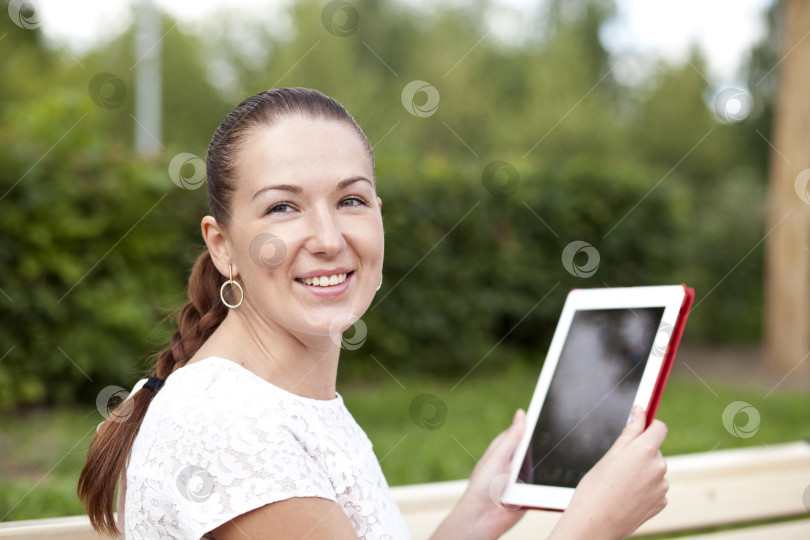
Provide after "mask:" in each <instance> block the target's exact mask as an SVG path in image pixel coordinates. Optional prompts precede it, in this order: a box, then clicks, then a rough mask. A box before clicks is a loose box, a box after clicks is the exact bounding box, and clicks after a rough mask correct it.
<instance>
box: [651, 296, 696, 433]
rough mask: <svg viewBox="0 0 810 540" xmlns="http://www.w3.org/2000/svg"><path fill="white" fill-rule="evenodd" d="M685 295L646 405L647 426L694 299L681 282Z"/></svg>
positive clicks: (653, 414) (656, 405) (658, 401)
mask: <svg viewBox="0 0 810 540" xmlns="http://www.w3.org/2000/svg"><path fill="white" fill-rule="evenodd" d="M681 286H683V289H684V291H685V292H686V295H685V296H684V297H683V304H681V310H680V312H678V319H677V320H676V321H675V326H674V327H673V329H672V336H671V338H670V340H669V346H668V347H667V352H666V353H665V355H664V363H663V365H662V366H661V371H659V372H658V380H656V381H655V389H654V390H653V394H652V396H650V403H649V404H648V405H647V425H648V426H649V425H650V424H651V423H652V421H653V419H654V418H655V412H656V411H657V410H658V404H659V403H660V401H661V396H662V395H663V393H664V386H665V385H666V383H667V377H669V372H670V370H671V369H672V363H673V362H674V361H675V353H677V352H678V345H680V343H681V336H682V335H683V329H684V327H685V326H686V319H687V318H688V317H689V308H691V307H692V301H693V300H694V299H695V289H692V288H691V287H687V286H686V284H684V283H681Z"/></svg>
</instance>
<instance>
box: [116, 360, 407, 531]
mask: <svg viewBox="0 0 810 540" xmlns="http://www.w3.org/2000/svg"><path fill="white" fill-rule="evenodd" d="M291 497H322V498H324V499H329V500H332V501H335V502H336V503H337V504H338V505H339V506H340V507H341V508H342V509H343V511H344V513H345V514H346V516H347V517H348V519H349V521H350V522H351V524H352V526H353V527H354V530H355V531H356V532H357V535H358V537H359V538H361V539H368V540H372V539H400V538H410V534H409V533H408V530H407V527H406V526H405V522H404V519H403V518H402V515H401V514H400V512H399V510H398V508H397V507H396V504H395V503H394V501H393V498H392V497H391V494H390V491H389V489H388V484H387V483H386V481H385V478H384V476H383V474H382V470H381V469H380V466H379V463H378V461H377V459H376V457H375V456H374V452H373V451H372V447H371V442H370V441H369V440H368V437H366V435H365V433H364V432H363V430H362V429H361V428H360V427H359V426H358V425H357V423H356V422H355V421H354V419H353V418H352V416H351V414H350V413H349V411H348V410H347V409H346V407H345V405H344V403H343V400H342V398H341V397H340V396H339V395H338V396H337V397H336V398H335V399H332V400H328V401H321V400H315V399H308V398H303V397H300V396H297V395H294V394H291V393H289V392H286V391H285V390H282V389H280V388H277V387H275V386H273V385H271V384H270V383H268V382H267V381H265V380H264V379H262V378H260V377H258V376H257V375H255V374H253V373H252V372H251V371H249V370H247V369H245V368H243V367H241V366H239V365H238V364H236V363H234V362H232V361H230V360H226V359H222V358H216V357H211V358H207V359H205V360H203V361H200V362H197V363H194V364H191V365H189V366H185V367H183V368H181V369H179V370H177V371H176V372H174V373H172V374H171V375H170V376H169V377H168V378H167V380H166V384H165V385H164V386H163V388H162V389H161V390H160V392H158V394H157V395H156V396H155V398H154V399H153V400H152V403H151V404H150V406H149V410H148V411H147V413H146V417H145V418H144V422H143V424H142V426H141V429H140V431H139V433H138V436H137V437H136V439H135V442H134V444H133V447H132V450H131V452H130V456H129V460H128V464H127V490H126V502H125V528H126V538H127V539H129V538H147V539H151V538H155V539H157V538H191V539H194V540H197V539H199V538H206V537H209V536H208V535H206V533H207V532H208V531H211V530H212V529H214V528H216V527H218V526H219V525H221V524H223V523H225V522H227V521H229V520H230V519H232V518H234V517H236V516H238V515H240V514H243V513H245V512H248V511H250V510H253V509H255V508H259V507H261V506H263V505H265V504H269V503H272V502H276V501H280V500H284V499H288V498H291Z"/></svg>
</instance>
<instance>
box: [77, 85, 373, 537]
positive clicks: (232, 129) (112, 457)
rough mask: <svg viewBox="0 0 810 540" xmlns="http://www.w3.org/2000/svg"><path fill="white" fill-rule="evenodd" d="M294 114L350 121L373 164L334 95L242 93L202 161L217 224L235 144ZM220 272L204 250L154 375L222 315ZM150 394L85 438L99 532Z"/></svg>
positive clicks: (166, 371)
mask: <svg viewBox="0 0 810 540" xmlns="http://www.w3.org/2000/svg"><path fill="white" fill-rule="evenodd" d="M293 115H303V116H306V117H309V118H323V119H327V120H334V121H337V122H343V123H346V124H347V125H349V126H350V127H352V128H353V129H354V131H355V132H356V133H357V134H358V136H359V137H360V138H361V140H362V141H363V142H364V143H365V146H366V148H367V149H368V155H369V158H370V159H371V165H372V170H373V168H374V152H373V151H372V148H371V144H370V143H369V141H368V138H367V137H366V135H365V134H364V133H363V130H362V129H360V126H358V125H357V122H355V121H354V118H352V117H351V115H350V114H349V113H348V112H347V111H346V109H345V108H343V106H342V105H341V104H340V103H338V102H337V101H335V100H334V99H332V98H330V97H328V96H325V95H323V94H322V93H320V92H318V91H317V90H311V89H309V88H279V89H275V90H267V91H264V92H261V93H259V94H256V95H255V96H251V97H249V98H247V99H245V100H244V101H243V102H242V103H240V104H239V105H238V106H237V107H236V109H234V110H233V111H232V112H231V113H230V114H229V115H228V116H226V117H225V119H224V120H223V121H222V123H221V124H220V125H219V127H218V128H217V130H216V132H215V133H214V136H213V138H212V139H211V143H210V144H209V146H208V154H207V155H206V161H205V172H206V184H207V190H208V208H209V211H210V212H211V215H212V216H213V217H214V219H216V221H217V223H218V224H219V225H220V226H221V227H223V228H227V226H228V224H229V223H230V219H231V215H230V209H231V199H232V197H233V193H234V190H235V185H234V177H235V176H236V170H237V163H238V157H239V156H238V154H239V149H240V148H241V146H242V144H243V143H244V141H245V140H246V139H247V138H248V137H250V136H251V135H252V134H253V133H254V132H255V130H256V129H258V128H261V127H263V126H270V125H272V124H274V123H275V122H277V121H278V120H279V119H281V118H284V117H287V116H293ZM222 279H223V278H222V276H221V275H220V273H219V271H218V270H217V268H216V267H215V266H214V262H213V260H212V259H211V255H210V254H209V253H208V251H205V252H204V253H203V254H202V255H200V257H199V258H198V259H197V262H196V263H195V264H194V268H193V270H192V271H191V277H190V278H189V282H188V296H189V302H188V303H187V304H186V305H185V306H184V307H183V308H182V309H181V310H180V315H179V319H178V330H177V332H175V333H174V335H173V336H172V338H171V343H170V345H169V347H168V348H167V349H166V350H164V351H163V352H161V353H159V354H158V355H157V360H156V362H155V364H156V365H155V369H154V376H157V377H159V378H161V379H164V380H165V379H166V378H167V377H168V376H169V375H171V373H172V372H173V371H175V370H176V369H178V368H180V367H182V366H183V365H185V364H186V363H187V362H188V361H189V359H190V358H191V357H192V356H194V354H195V353H196V352H197V351H198V350H199V349H200V347H202V345H203V343H205V341H206V340H207V339H208V338H209V337H210V336H211V334H212V333H213V332H214V330H216V329H217V327H218V326H219V325H220V323H221V322H222V321H223V320H224V319H225V316H226V315H227V313H228V309H227V308H226V307H225V306H224V305H223V304H222V303H221V302H220V299H219V288H220V286H221V284H222ZM153 396H154V394H153V392H152V391H151V390H149V389H141V390H138V391H137V392H135V394H134V395H133V396H132V398H131V399H127V400H125V401H124V402H123V403H121V404H120V405H119V406H118V407H117V408H116V409H115V411H113V412H112V413H111V415H110V418H108V419H107V421H105V422H103V423H102V425H101V426H100V428H99V430H98V432H97V433H96V435H95V437H94V438H93V441H92V442H91V443H90V449H89V450H88V452H87V461H86V462H85V465H84V468H83V469H82V472H81V475H80V476H79V486H78V494H79V499H80V500H81V501H82V503H83V504H84V506H85V508H86V509H87V514H88V515H89V517H90V523H91V524H92V525H93V528H94V529H96V531H98V532H101V533H106V534H109V535H113V536H114V535H117V534H118V527H117V526H116V523H115V519H114V516H113V499H114V495H115V486H116V483H117V481H118V478H119V475H120V474H121V472H122V471H123V470H124V467H125V465H126V460H127V456H128V455H129V451H130V449H131V448H132V444H133V442H134V441H135V437H136V436H137V435H138V430H139V429H140V427H141V423H142V422H143V419H144V417H145V416H146V411H147V409H148V407H149V403H150V402H151V401H152V397H153Z"/></svg>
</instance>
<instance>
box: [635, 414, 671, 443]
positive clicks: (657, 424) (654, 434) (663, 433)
mask: <svg viewBox="0 0 810 540" xmlns="http://www.w3.org/2000/svg"><path fill="white" fill-rule="evenodd" d="M667 431H668V430H667V425H666V424H665V423H663V422H662V421H660V420H653V422H652V424H650V427H648V428H647V429H646V430H645V431H644V433H642V434H641V436H639V439H641V440H644V441H645V442H646V443H648V444H650V445H652V446H653V447H654V448H660V447H661V444H663V442H664V439H666V437H667Z"/></svg>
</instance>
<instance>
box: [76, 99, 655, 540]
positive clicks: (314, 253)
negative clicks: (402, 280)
mask: <svg viewBox="0 0 810 540" xmlns="http://www.w3.org/2000/svg"><path fill="white" fill-rule="evenodd" d="M206 172H207V183H208V203H209V207H210V211H211V215H210V216H206V217H205V218H203V220H202V235H203V238H204V240H205V243H206V246H207V250H206V251H205V252H204V253H203V254H202V255H201V256H200V257H199V259H198V260H197V262H196V264H195V265H194V269H193V271H192V274H191V277H190V278H189V299H190V301H189V303H188V304H187V305H186V306H185V307H184V308H183V309H182V311H181V314H180V318H179V329H178V331H177V332H176V333H175V334H174V336H173V337H172V340H171V346H170V347H169V348H168V349H166V350H165V351H164V352H163V353H161V354H160V355H159V356H158V360H157V366H156V369H155V374H154V376H153V377H150V378H149V380H148V382H147V383H146V384H145V385H143V388H140V389H138V390H137V391H136V392H134V393H133V395H131V396H130V398H129V399H127V400H126V401H125V402H124V403H123V404H122V405H120V406H119V407H118V409H116V411H115V412H114V413H113V414H112V415H111V417H110V419H109V420H107V421H105V422H104V423H103V424H102V425H101V426H100V429H99V431H98V433H97V434H96V437H95V439H94V440H93V442H92V444H91V445H90V449H89V452H88V458H87V463H86V464H85V467H84V469H83V470H82V474H81V477H80V479H79V496H80V498H81V499H82V501H83V503H84V504H85V506H86V508H87V510H88V514H89V516H90V520H91V523H92V524H93V526H94V527H95V528H96V529H97V530H99V531H103V532H106V533H109V534H116V533H117V532H118V529H121V530H123V531H124V532H125V537H126V538H141V537H146V536H156V537H160V538H165V537H171V538H194V539H198V538H201V537H207V538H216V540H231V539H237V538H304V537H306V538H313V539H316V538H330V539H331V538H334V539H349V538H355V539H356V538H358V537H360V538H367V539H372V538H396V539H399V538H408V537H409V534H408V531H407V529H406V527H405V523H404V520H403V518H402V516H401V514H400V513H399V511H398V510H397V508H396V505H395V503H394V501H393V499H392V497H391V495H390V492H389V490H388V486H387V484H386V481H385V478H384V477H383V475H382V472H381V470H380V466H379V463H378V462H377V460H376V458H375V457H374V453H373V452H372V449H371V444H370V442H369V441H368V439H367V438H366V436H365V434H364V433H363V431H362V430H361V429H360V428H359V427H358V426H357V424H356V423H355V422H354V420H353V419H352V417H351V415H350V414H349V413H348V411H347V410H346V408H345V407H344V405H343V402H342V399H341V397H340V396H339V395H338V394H337V393H336V391H335V379H336V373H337V367H338V355H339V352H340V334H341V333H342V332H343V331H344V330H345V329H347V328H348V327H349V326H350V325H351V324H352V323H353V322H354V321H355V320H356V319H357V318H358V317H360V316H361V315H362V314H363V313H364V312H365V310H366V309H367V308H368V306H369V305H370V303H371V300H372V298H373V297H374V294H375V292H376V290H377V289H378V288H379V285H380V282H381V279H382V278H381V275H382V274H381V271H382V264H383V225H382V217H381V213H380V208H381V207H382V201H381V200H380V198H379V197H377V195H376V187H375V175H374V155H373V152H372V149H371V145H370V144H369V141H368V139H367V138H366V136H365V135H364V134H363V132H362V130H361V129H360V127H359V126H358V125H357V124H356V123H355V121H354V120H353V119H352V117H351V116H350V115H349V114H348V113H347V112H346V111H345V109H344V108H343V107H342V106H341V105H340V104H338V103H337V102H336V101H334V100H333V99H331V98H328V97H326V96H324V95H323V94H321V93H319V92H317V91H315V90H309V89H304V88H285V89H278V90H270V91H266V92H262V93H260V94H258V95H255V96H252V97H250V98H248V99H246V100H245V101H244V102H242V103H241V104H240V105H239V106H238V107H237V108H236V109H235V110H234V111H233V112H232V113H231V114H230V115H228V117H226V118H225V120H224V121H223V122H222V124H221V125H220V126H219V128H218V129H217V131H216V133H215V134H214V137H213V139H212V141H211V144H210V146H209V149H208V155H207V161H206ZM268 255H271V256H269V257H268ZM523 429H524V414H523V413H522V411H518V412H517V413H516V414H515V418H514V421H513V423H512V426H511V427H510V428H509V429H507V430H506V431H505V432H504V433H502V434H501V435H499V436H498V437H497V438H496V439H495V440H494V441H493V442H492V444H491V445H490V447H489V448H488V450H487V451H486V453H485V454H484V456H483V457H482V458H481V460H480V461H479V463H478V465H477V466H476V467H475V470H474V471H473V474H472V477H471V480H470V483H469V487H468V488H467V490H466V492H465V494H464V496H463V497H462V498H461V500H460V501H459V503H458V504H457V506H456V507H455V509H454V510H453V511H452V512H451V513H450V515H449V516H448V517H447V519H446V520H445V521H444V522H443V523H442V524H441V526H440V527H439V530H437V531H436V534H435V535H434V537H435V538H496V537H498V536H500V535H501V534H503V533H504V532H505V531H506V530H508V529H509V528H510V527H511V526H512V525H514V523H516V522H517V521H518V520H519V519H520V517H521V516H522V512H519V511H511V510H509V509H506V508H503V507H501V506H500V505H499V504H498V503H497V502H496V501H495V500H493V497H492V496H491V495H490V493H491V492H492V491H493V490H492V489H491V486H493V485H494V483H496V482H497V481H498V479H500V478H503V475H504V473H506V472H507V471H508V469H509V459H510V456H511V454H512V452H513V451H514V449H515V447H516V446H517V444H518V441H519V440H520V437H521V434H522V431H523ZM665 434H666V428H665V427H664V425H663V424H661V423H660V422H655V423H653V425H651V426H650V427H649V428H648V429H646V430H645V429H644V420H643V414H641V411H638V410H635V411H634V414H633V420H631V421H630V422H629V423H628V425H627V428H626V429H625V431H624V433H623V434H622V436H621V437H620V438H619V440H618V441H617V442H616V443H615V445H614V446H613V447H612V448H611V450H610V451H609V452H608V454H607V455H606V456H605V457H604V458H603V459H602V460H601V461H600V462H599V463H598V464H597V465H596V467H594V469H593V470H592V471H590V472H589V473H588V474H587V475H586V476H585V477H584V478H583V480H582V482H581V483H580V485H579V487H578V488H577V490H576V494H575V496H574V498H573V500H572V502H571V505H570V507H569V509H568V510H567V511H566V512H565V513H564V514H563V516H562V518H561V520H560V522H559V524H558V526H557V528H556V529H555V530H554V532H553V534H552V538H555V539H573V538H588V539H600V538H606V539H612V538H622V537H624V536H626V535H627V534H629V533H630V532H632V531H633V530H634V529H635V528H636V527H638V525H640V524H641V523H642V522H643V521H645V520H646V519H648V518H649V517H651V516H653V515H655V514H656V513H658V512H659V511H660V510H661V509H662V508H663V506H664V505H665V494H666V491H667V483H666V480H665V479H664V472H665V462H664V460H663V458H662V457H661V454H660V452H659V451H658V448H659V446H660V444H661V442H662V441H663V439H664V436H665ZM119 475H120V476H121V484H120V486H121V489H120V490H119V500H118V508H119V512H118V517H119V523H118V526H116V523H115V521H114V518H113V512H112V507H113V495H114V491H115V481H116V479H117V478H118V477H119ZM122 493H125V495H122ZM122 504H123V507H124V510H122Z"/></svg>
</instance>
